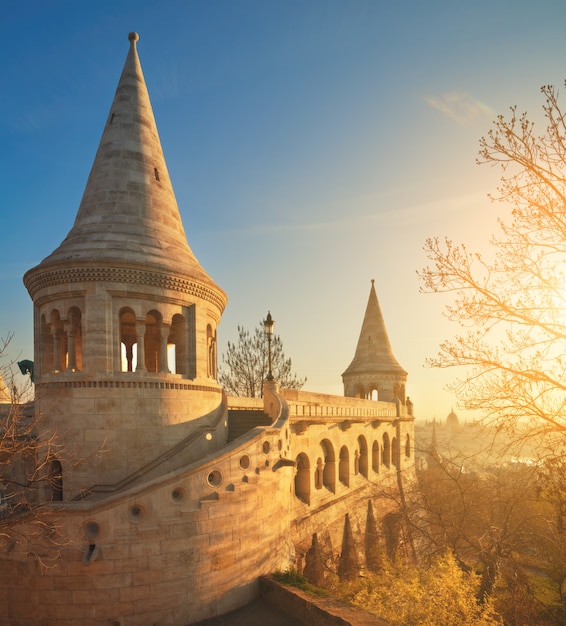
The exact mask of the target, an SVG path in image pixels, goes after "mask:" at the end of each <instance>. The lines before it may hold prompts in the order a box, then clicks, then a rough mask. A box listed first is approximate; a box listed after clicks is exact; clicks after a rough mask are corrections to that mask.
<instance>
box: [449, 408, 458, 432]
mask: <svg viewBox="0 0 566 626" xmlns="http://www.w3.org/2000/svg"><path fill="white" fill-rule="evenodd" d="M446 426H447V427H448V428H452V429H454V428H458V427H459V426H460V420H459V419H458V416H457V415H456V413H454V409H452V411H450V413H449V414H448V417H447V418H446Z"/></svg>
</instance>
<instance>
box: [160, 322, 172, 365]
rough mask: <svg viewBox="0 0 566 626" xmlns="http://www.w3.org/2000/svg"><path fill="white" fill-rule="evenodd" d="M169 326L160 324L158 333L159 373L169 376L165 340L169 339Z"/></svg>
mask: <svg viewBox="0 0 566 626" xmlns="http://www.w3.org/2000/svg"><path fill="white" fill-rule="evenodd" d="M169 328H170V326H169V324H165V323H163V322H161V326H160V328H159V332H160V334H161V341H160V342H159V371H160V372H163V373H165V374H169V373H170V371H169V365H168V363H167V339H169Z"/></svg>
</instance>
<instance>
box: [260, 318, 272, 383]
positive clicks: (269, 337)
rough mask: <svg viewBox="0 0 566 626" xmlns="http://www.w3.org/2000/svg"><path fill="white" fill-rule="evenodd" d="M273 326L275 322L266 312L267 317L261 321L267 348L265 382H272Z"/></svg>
mask: <svg viewBox="0 0 566 626" xmlns="http://www.w3.org/2000/svg"><path fill="white" fill-rule="evenodd" d="M274 326H275V321H274V320H273V318H272V317H271V312H270V311H268V312H267V317H266V318H265V319H264V320H263V327H264V329H265V334H266V336H267V346H268V350H269V352H268V359H269V360H268V366H269V369H268V372H267V380H269V381H271V380H273V372H272V371H271V365H272V360H271V340H272V339H273V327H274Z"/></svg>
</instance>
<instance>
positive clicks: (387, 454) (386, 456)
mask: <svg viewBox="0 0 566 626" xmlns="http://www.w3.org/2000/svg"><path fill="white" fill-rule="evenodd" d="M381 462H382V464H383V465H385V467H391V443H390V441H389V435H388V434H387V433H383V450H382V453H381Z"/></svg>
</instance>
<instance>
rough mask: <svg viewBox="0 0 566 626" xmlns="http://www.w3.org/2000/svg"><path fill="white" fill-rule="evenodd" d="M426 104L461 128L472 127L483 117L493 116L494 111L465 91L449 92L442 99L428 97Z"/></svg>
mask: <svg viewBox="0 0 566 626" xmlns="http://www.w3.org/2000/svg"><path fill="white" fill-rule="evenodd" d="M425 102H426V103H427V104H428V105H429V106H430V107H432V108H433V109H436V110H437V111H440V112H441V113H444V115H447V116H448V117H449V118H451V119H453V120H454V121H455V122H456V123H457V124H460V125H461V126H470V125H471V124H472V123H473V122H474V120H475V119H476V118H478V117H479V116H482V115H485V116H488V117H492V116H493V110H492V109H491V108H490V107H489V106H488V105H487V104H485V103H483V102H480V101H479V100H476V99H475V98H473V97H472V96H470V94H468V93H466V92H465V91H449V92H447V93H444V94H442V95H441V96H440V97H437V96H426V97H425Z"/></svg>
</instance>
